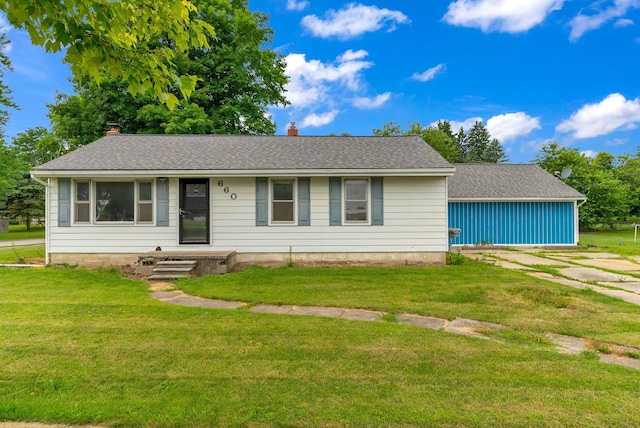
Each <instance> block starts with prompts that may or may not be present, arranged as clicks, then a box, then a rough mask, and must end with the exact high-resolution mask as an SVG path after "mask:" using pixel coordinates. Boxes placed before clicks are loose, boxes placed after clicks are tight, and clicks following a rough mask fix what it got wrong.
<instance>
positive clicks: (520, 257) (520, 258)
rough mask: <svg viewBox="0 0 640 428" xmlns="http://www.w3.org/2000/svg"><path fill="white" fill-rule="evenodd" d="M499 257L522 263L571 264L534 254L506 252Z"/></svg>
mask: <svg viewBox="0 0 640 428" xmlns="http://www.w3.org/2000/svg"><path fill="white" fill-rule="evenodd" d="M497 256H498V257H499V258H501V259H504V260H508V261H510V262H513V263H519V264H521V265H542V266H569V264H567V263H566V262H562V261H558V260H552V259H548V258H545V257H538V256H534V255H532V254H525V253H516V252H506V253H500V254H498V255H497Z"/></svg>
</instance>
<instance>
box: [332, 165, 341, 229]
mask: <svg viewBox="0 0 640 428" xmlns="http://www.w3.org/2000/svg"><path fill="white" fill-rule="evenodd" d="M329 224H330V225H331V226H340V225H341V224H342V179H341V178H340V177H329Z"/></svg>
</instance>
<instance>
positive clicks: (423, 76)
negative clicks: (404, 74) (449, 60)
mask: <svg viewBox="0 0 640 428" xmlns="http://www.w3.org/2000/svg"><path fill="white" fill-rule="evenodd" d="M446 69H447V67H446V66H445V65H444V64H438V65H436V66H435V67H431V68H430V69H428V70H426V71H424V72H422V73H413V76H412V77H413V78H414V79H415V80H418V81H420V82H428V81H429V80H432V79H434V78H435V77H436V74H438V73H440V72H441V71H445V70H446Z"/></svg>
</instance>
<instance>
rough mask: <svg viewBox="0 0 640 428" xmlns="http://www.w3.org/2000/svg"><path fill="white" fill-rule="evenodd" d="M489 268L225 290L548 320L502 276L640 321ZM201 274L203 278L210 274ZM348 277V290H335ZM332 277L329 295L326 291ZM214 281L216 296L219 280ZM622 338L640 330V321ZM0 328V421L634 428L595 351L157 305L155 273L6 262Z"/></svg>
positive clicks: (624, 383)
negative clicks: (142, 278)
mask: <svg viewBox="0 0 640 428" xmlns="http://www.w3.org/2000/svg"><path fill="white" fill-rule="evenodd" d="M489 268H491V269H490V270H487V271H484V270H483V269H484V268H477V267H474V266H472V267H469V268H467V267H466V265H463V266H452V267H450V268H446V269H445V268H442V269H440V268H438V269H436V270H433V269H431V268H424V269H413V268H411V269H407V271H406V272H404V268H399V269H389V270H388V271H389V272H390V273H389V274H388V275H387V276H386V277H385V275H384V274H383V272H384V271H385V270H366V269H338V270H336V271H333V270H329V271H327V270H318V271H316V273H315V275H314V274H313V271H310V270H306V269H295V268H294V269H289V270H287V269H275V270H265V271H261V270H255V269H251V270H249V271H247V272H246V273H239V274H232V275H227V276H225V277H222V278H220V279H222V280H224V281H227V285H228V286H229V287H231V288H232V289H236V291H230V292H229V293H230V294H234V293H235V294H237V295H239V296H240V295H242V296H249V295H251V294H253V293H254V292H255V293H258V294H259V296H257V297H256V298H255V299H248V300H270V296H271V297H273V296H275V295H277V294H279V295H280V297H279V300H281V301H285V300H287V301H296V298H295V291H299V292H300V298H299V301H298V303H299V304H306V303H310V302H316V303H322V304H326V305H331V304H338V303H342V302H344V303H349V302H353V301H354V300H353V299H355V298H354V297H352V296H351V294H352V293H351V291H353V293H355V294H356V297H357V298H365V297H366V298H370V299H371V301H365V302H362V303H360V304H357V305H355V306H367V307H369V306H371V307H379V308H387V309H394V310H400V309H402V308H404V307H407V308H408V309H417V310H420V309H421V310H422V311H425V312H430V311H431V310H432V309H431V308H434V309H433V310H434V311H435V310H436V308H440V309H437V310H438V311H441V312H442V313H448V314H449V315H450V316H467V317H470V318H472V317H474V316H475V315H481V313H482V312H481V310H480V309H479V307H480V306H481V304H480V303H477V304H476V303H473V302H474V301H484V302H485V303H488V304H490V305H491V306H492V307H493V308H494V309H498V313H499V314H500V313H501V314H509V313H511V312H512V310H511V309H509V308H507V307H506V306H510V305H514V304H515V305H516V306H525V307H526V306H529V307H530V308H531V309H532V310H533V312H532V318H533V317H535V316H540V314H541V312H538V311H537V309H536V305H539V303H536V302H534V301H532V300H535V299H532V298H527V297H524V296H525V295H526V292H521V293H520V294H511V295H510V294H509V291H507V285H506V284H508V283H509V282H513V281H516V282H515V283H514V284H512V287H514V288H513V289H517V288H518V287H519V286H520V287H523V288H529V287H531V288H532V290H536V292H539V294H541V295H543V296H544V295H545V292H546V291H545V290H549V291H548V293H550V294H549V296H550V297H553V296H556V295H557V296H558V297H563V296H564V297H565V298H566V299H568V302H569V307H570V308H571V311H572V313H574V315H576V316H578V317H579V318H578V319H579V322H580V323H582V322H586V321H585V320H589V319H590V317H591V318H593V319H595V318H601V319H602V320H603V327H601V328H600V330H599V331H600V334H602V335H606V331H607V329H612V330H619V331H622V330H623V329H622V327H620V326H614V325H613V321H612V320H613V318H614V317H615V316H614V314H618V315H619V316H620V317H621V319H622V320H623V321H621V323H622V324H625V323H629V322H630V319H631V318H636V319H637V318H640V317H638V312H637V310H636V309H635V307H631V306H630V305H626V304H622V303H617V302H615V303H614V302H613V301H611V300H607V299H603V298H600V297H599V296H596V295H592V294H590V293H586V294H585V295H580V294H576V293H574V292H573V291H571V292H569V293H568V294H566V295H565V294H563V293H561V290H560V289H558V288H556V287H555V286H553V285H549V286H548V287H545V284H548V283H542V282H532V281H525V280H524V279H523V277H520V276H516V277H514V276H512V275H511V272H508V271H503V270H501V269H499V268H495V267H491V266H489V267H488V268H487V269H489ZM399 272H404V273H402V274H400V273H399ZM470 273H473V274H474V275H476V276H475V277H469V276H468V275H469V274H470ZM314 277H315V279H314ZM463 277H466V280H465V279H462V278H463ZM447 278H448V282H447ZM257 280H260V283H256V281H257ZM201 281H202V283H201V285H200V286H201V287H204V284H206V283H207V282H212V283H215V282H216V281H212V279H207V280H204V279H203V280H201ZM346 281H349V282H353V290H349V289H345V288H343V287H342V286H338V285H336V284H340V283H344V282H346ZM307 283H311V284H312V287H311V288H307V287H305V284H307ZM464 283H467V284H469V285H468V286H466V287H465V286H464V285H463V284H464ZM314 284H315V285H314ZM321 284H322V287H329V290H328V291H327V292H325V293H321V295H320V296H315V294H316V292H318V291H319V290H321V288H322V287H321V286H320V285H321ZM332 284H333V285H332ZM419 284H422V285H419ZM494 284H495V285H494ZM187 285H188V284H187V283H182V284H181V287H185V288H186V287H187ZM192 285H193V286H198V282H196V283H194V284H189V286H192ZM211 287H213V288H212V290H216V293H215V294H217V293H218V292H221V291H220V290H222V289H223V288H224V287H220V285H219V284H218V285H214V286H211ZM279 287H280V288H283V289H284V290H286V291H283V292H281V293H280V292H278V291H277V290H276V289H277V288H279ZM444 287H446V288H448V289H450V290H451V291H450V292H449V293H448V296H449V297H448V300H449V301H448V302H446V300H447V298H446V296H447V293H444V292H440V293H435V294H434V295H433V296H432V295H431V294H432V293H433V292H434V289H436V288H444ZM475 287H480V288H488V289H489V290H486V291H483V290H481V289H477V288H475ZM242 288H246V290H245V291H242V290H241V289H242ZM269 288H271V289H272V290H271V291H269ZM296 288H297V289H298V290H296ZM376 288H377V292H376V291H375V289H376ZM395 288H400V289H401V290H402V292H398V291H396V290H394V289H395ZM243 293H245V294H243ZM403 293H408V295H405V294H403ZM509 295H510V296H511V297H510V298H499V297H496V296H509ZM314 296H315V297H314ZM275 300H278V299H275ZM430 300H434V302H436V303H430ZM385 301H386V302H385ZM500 302H502V303H500ZM561 309H564V308H557V310H558V311H560V310H561ZM467 311H469V312H467ZM473 311H475V312H473ZM518 311H523V310H522V309H518ZM545 311H551V313H552V312H553V311H552V310H551V309H545ZM634 311H636V312H634ZM485 313H486V315H487V316H490V314H491V313H492V311H490V310H486V311H485ZM589 314H590V315H589ZM633 314H635V315H633ZM632 315H633V317H632ZM504 316H505V315H498V316H497V318H500V317H504ZM513 318H514V319H515V317H513ZM625 320H626V321H625ZM532 322H534V323H537V320H535V319H532ZM591 329H594V327H593V326H586V327H585V331H586V330H591ZM575 330H576V331H580V330H581V327H580V326H576V327H575ZM628 330H629V333H627V334H624V335H623V336H624V337H627V338H631V337H632V336H633V335H632V333H631V332H632V331H636V332H637V331H638V328H637V325H633V324H629V325H628ZM635 334H638V333H635ZM0 338H2V339H1V340H2V342H1V343H2V346H0V361H1V362H2V363H1V364H0V397H2V399H0V420H24V421H40V422H51V423H54V422H55V423H67V424H100V425H105V426H230V425H231V426H385V427H386V426H403V427H404V426H446V427H451V426H580V427H585V426H594V427H595V426H598V427H599V426H637V425H639V424H640V413H639V412H637V408H638V406H640V396H639V395H638V393H637V391H638V390H640V376H639V375H638V372H637V371H635V370H633V369H628V368H623V367H619V366H614V365H606V364H602V363H600V362H598V361H597V359H596V358H595V356H594V355H593V354H591V353H587V354H584V355H581V356H565V355H560V354H558V353H556V352H552V351H545V350H536V349H533V348H531V347H528V346H523V345H521V344H514V343H499V342H494V341H487V340H481V339H474V338H468V337H463V336H457V335H452V334H448V333H444V332H441V331H431V330H425V329H421V328H415V327H407V326H403V325H399V324H396V323H392V322H373V323H372V322H356V321H345V320H338V319H329V318H317V317H301V316H286V315H268V314H258V313H251V312H248V311H243V310H215V309H201V308H189V307H179V306H174V305H169V304H166V303H161V302H158V301H155V300H153V299H151V298H150V297H149V296H148V295H147V285H146V284H145V283H143V282H138V281H131V280H127V279H122V278H121V277H120V276H119V274H118V273H116V272H113V271H99V272H93V271H86V270H82V269H77V270H73V269H40V270H29V271H26V270H12V269H0Z"/></svg>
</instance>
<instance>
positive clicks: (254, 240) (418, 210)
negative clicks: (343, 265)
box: [211, 177, 447, 253]
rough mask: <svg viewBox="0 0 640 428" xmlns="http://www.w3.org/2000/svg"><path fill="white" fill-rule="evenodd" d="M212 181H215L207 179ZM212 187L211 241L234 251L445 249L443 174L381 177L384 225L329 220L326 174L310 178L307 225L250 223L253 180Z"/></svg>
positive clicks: (253, 195)
mask: <svg viewBox="0 0 640 428" xmlns="http://www.w3.org/2000/svg"><path fill="white" fill-rule="evenodd" d="M213 182H214V183H215V180H213ZM224 185H225V186H228V187H229V189H230V192H229V194H231V193H235V194H236V195H237V199H235V200H233V199H231V198H230V197H229V194H225V193H224V192H223V191H222V189H221V188H217V187H215V186H214V187H213V197H212V208H211V212H212V238H213V241H212V244H213V247H214V248H216V249H233V250H236V251H237V252H238V253H273V252H275V253H288V252H289V251H291V252H292V253H337V252H342V253H369V252H372V253H375V252H442V251H446V250H447V215H446V188H445V179H444V178H431V177H428V178H427V177H422V178H412V177H385V178H384V225H383V226H369V225H343V226H330V225H329V179H328V178H327V177H312V178H311V200H310V205H311V207H310V208H311V225H310V226H293V225H277V226H276V225H271V226H256V225H255V209H256V208H255V179H254V178H234V179H225V180H224Z"/></svg>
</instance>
